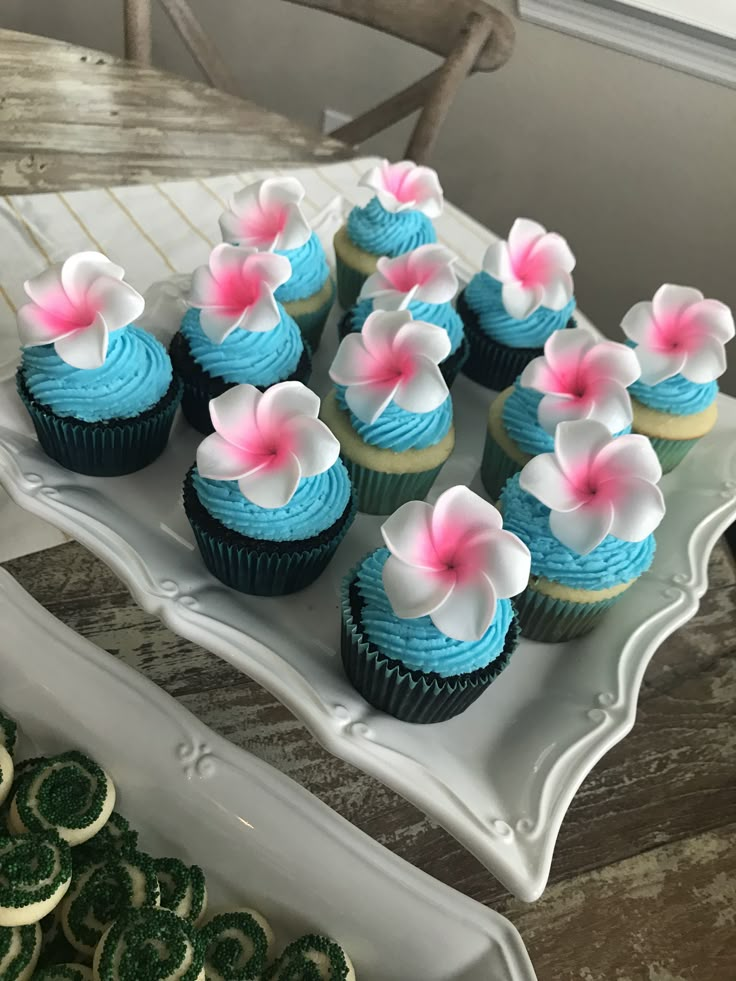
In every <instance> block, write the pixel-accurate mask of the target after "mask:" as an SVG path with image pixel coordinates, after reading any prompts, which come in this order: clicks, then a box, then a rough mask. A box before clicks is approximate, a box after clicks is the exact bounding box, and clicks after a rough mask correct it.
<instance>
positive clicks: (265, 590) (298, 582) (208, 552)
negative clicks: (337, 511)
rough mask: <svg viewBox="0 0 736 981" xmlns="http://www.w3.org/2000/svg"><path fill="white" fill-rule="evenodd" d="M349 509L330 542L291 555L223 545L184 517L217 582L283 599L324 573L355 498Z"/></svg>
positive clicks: (348, 522) (265, 547)
mask: <svg viewBox="0 0 736 981" xmlns="http://www.w3.org/2000/svg"><path fill="white" fill-rule="evenodd" d="M349 506H350V508H351V513H350V514H349V516H348V518H347V520H346V521H345V522H344V523H343V525H342V526H341V527H340V530H339V531H338V532H336V533H335V534H334V535H333V536H332V537H331V538H330V539H328V540H327V541H325V542H323V543H321V544H320V545H317V546H315V547H313V548H309V549H301V550H299V549H294V551H292V552H284V551H281V550H279V549H277V548H275V547H274V548H269V543H267V542H264V543H263V546H262V547H259V548H248V547H246V546H243V545H239V544H235V543H231V542H226V541H223V540H222V539H220V538H218V537H217V536H216V535H213V534H211V533H210V532H209V531H208V530H207V529H206V528H203V527H202V525H201V524H200V523H199V522H198V521H197V520H196V518H194V517H193V516H192V515H191V514H190V513H189V512H187V518H188V519H189V524H190V525H191V526H192V531H193V532H194V537H195V538H196V540H197V545H198V546H199V551H200V553H201V555H202V558H203V560H204V564H205V565H206V566H207V568H208V569H209V571H210V572H211V573H212V575H213V576H216V578H217V579H219V580H220V582H223V583H225V585H226V586H230V587H231V588H232V589H237V590H238V592H240V593H249V594H251V595H253V596H284V595H286V594H288V593H295V592H297V591H298V590H300V589H305V588H306V587H307V586H309V585H311V584H312V583H313V582H314V581H315V579H317V578H318V577H319V576H321V575H322V573H323V572H324V571H325V569H326V568H327V566H328V564H329V562H330V560H331V559H332V557H333V555H334V554H335V552H336V550H337V547H338V545H339V544H340V542H341V541H342V540H343V538H344V537H345V534H346V532H347V530H348V528H349V527H350V525H351V524H352V523H353V519H354V517H355V502H354V499H353V500H352V501H351V503H350V505H349ZM276 544H282V545H283V543H274V545H276ZM295 544H297V545H298V542H297V543H295Z"/></svg>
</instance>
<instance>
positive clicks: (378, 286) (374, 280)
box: [358, 256, 394, 300]
mask: <svg viewBox="0 0 736 981" xmlns="http://www.w3.org/2000/svg"><path fill="white" fill-rule="evenodd" d="M385 262H386V257H385V256H381V258H380V259H379V260H378V265H377V267H376V271H375V272H374V273H371V275H370V276H369V277H368V279H366V281H365V282H364V283H363V285H362V287H361V290H360V293H359V295H358V299H359V300H366V299H372V298H373V297H374V296H376V294H377V293H385V292H391V293H392V292H394V290H393V287H392V285H391V281H390V280H389V279H388V278H387V277H386V276H385V275H384V274H383V272H381V263H385Z"/></svg>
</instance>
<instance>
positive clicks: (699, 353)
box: [680, 337, 726, 385]
mask: <svg viewBox="0 0 736 981" xmlns="http://www.w3.org/2000/svg"><path fill="white" fill-rule="evenodd" d="M725 370H726V351H725V349H724V347H723V344H722V343H721V341H719V340H718V339H717V338H715V337H702V338H701V339H700V341H699V343H698V346H697V348H696V349H695V350H694V351H690V352H689V353H688V355H687V356H686V358H685V363H684V364H683V366H682V367H681V368H680V374H681V375H683V377H685V378H687V380H688V381H691V382H695V383H696V384H699V385H703V384H705V383H706V382H711V381H715V379H716V378H719V377H720V376H721V375H722V374H723V372H724V371H725Z"/></svg>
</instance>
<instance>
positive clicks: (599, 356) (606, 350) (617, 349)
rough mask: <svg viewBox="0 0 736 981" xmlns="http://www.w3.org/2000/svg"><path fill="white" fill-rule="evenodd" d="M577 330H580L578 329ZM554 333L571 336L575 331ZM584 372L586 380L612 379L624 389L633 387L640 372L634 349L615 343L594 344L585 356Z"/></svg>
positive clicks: (602, 342) (600, 342)
mask: <svg viewBox="0 0 736 981" xmlns="http://www.w3.org/2000/svg"><path fill="white" fill-rule="evenodd" d="M577 329H578V330H580V328H579V327H578V328H577ZM555 333H556V334H571V333H575V331H566V330H558V331H555ZM552 336H553V337H554V334H553V335H552ZM584 370H585V376H586V378H588V379H591V380H597V379H599V378H607V379H612V380H613V381H616V382H618V383H619V384H620V385H623V386H624V388H628V387H629V385H633V383H634V382H635V381H636V379H637V378H638V377H639V374H640V372H641V368H640V366H639V361H638V360H637V357H636V354H635V353H634V349H633V348H630V347H627V346H626V344H618V343H617V342H616V341H599V342H598V343H597V344H594V345H593V346H592V347H591V349H590V350H589V351H588V353H587V354H586V355H585V361H584Z"/></svg>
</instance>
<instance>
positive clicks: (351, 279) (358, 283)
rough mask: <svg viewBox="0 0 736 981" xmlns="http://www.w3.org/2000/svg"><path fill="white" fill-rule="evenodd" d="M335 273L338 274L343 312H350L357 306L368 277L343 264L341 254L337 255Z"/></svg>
mask: <svg viewBox="0 0 736 981" xmlns="http://www.w3.org/2000/svg"><path fill="white" fill-rule="evenodd" d="M335 272H336V273H337V299H338V302H339V304H340V306H341V307H342V308H343V310H349V309H350V308H351V307H352V306H354V305H355V301H356V300H357V299H358V294H359V293H360V291H361V290H362V289H363V283H364V282H365V281H366V279H367V278H368V277H367V276H365V275H364V274H363V273H362V272H358V270H357V269H353V267H352V266H349V265H348V264H347V263H346V262H343V260H342V258H341V257H340V255H339V253H338V254H336V255H335Z"/></svg>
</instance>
